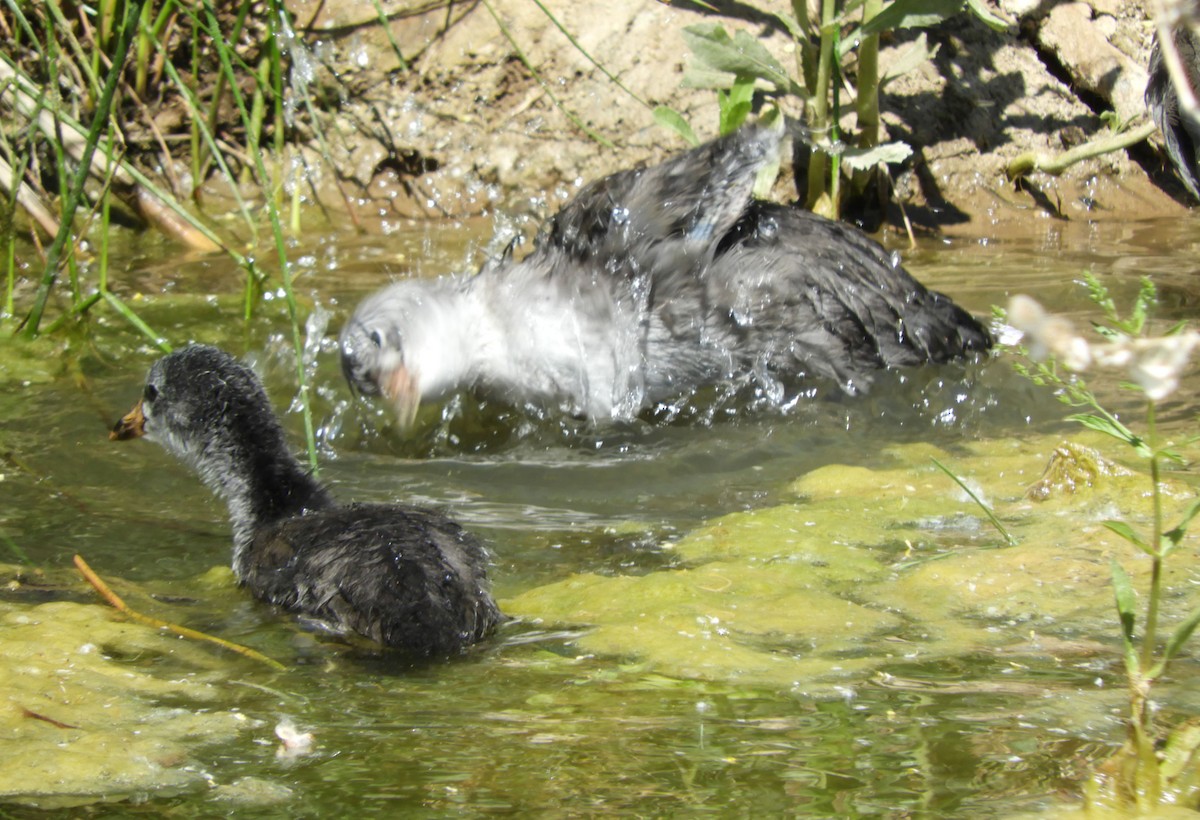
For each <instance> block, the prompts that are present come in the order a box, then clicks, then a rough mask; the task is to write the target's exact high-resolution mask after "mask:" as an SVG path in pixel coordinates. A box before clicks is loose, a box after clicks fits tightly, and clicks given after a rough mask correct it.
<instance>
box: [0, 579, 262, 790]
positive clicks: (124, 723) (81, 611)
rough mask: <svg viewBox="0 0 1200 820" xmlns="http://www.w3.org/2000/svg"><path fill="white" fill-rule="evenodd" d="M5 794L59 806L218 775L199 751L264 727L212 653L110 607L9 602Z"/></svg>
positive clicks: (1, 658)
mask: <svg viewBox="0 0 1200 820" xmlns="http://www.w3.org/2000/svg"><path fill="white" fill-rule="evenodd" d="M0 631H2V632H3V635H4V640H3V641H0V693H3V694H0V801H10V802H18V803H24V804H27V805H33V806H38V807H41V808H55V807H64V806H71V805H79V804H84V803H89V802H93V801H96V800H105V801H111V800H118V799H123V798H127V797H130V796H134V795H144V794H147V793H151V792H155V793H168V794H169V793H173V792H178V791H181V790H186V789H190V788H196V787H199V786H201V785H203V784H205V783H206V782H207V778H206V775H205V774H204V772H203V771H202V770H201V769H200V768H199V767H198V766H196V765H195V760H194V758H193V753H194V751H195V750H196V749H197V748H199V747H202V746H205V745H209V744H215V743H221V742H227V741H230V740H233V739H235V738H237V737H238V736H240V735H241V734H243V733H244V732H246V731H247V730H249V729H251V728H254V727H255V726H256V725H257V722H256V721H253V720H249V719H248V718H247V717H246V716H245V715H244V714H242V713H239V712H236V711H226V710H223V709H220V708H214V705H216V704H218V703H220V702H221V701H222V700H223V698H224V695H223V694H222V692H221V688H222V687H221V681H222V678H223V674H222V673H221V667H220V665H219V664H218V663H216V662H214V660H213V659H212V658H211V656H210V655H209V654H208V653H207V652H205V651H204V650H203V649H200V648H198V647H196V646H194V645H192V644H189V643H187V642H185V641H181V640H179V639H177V638H174V637H173V636H170V635H168V634H166V633H163V632H161V631H159V630H154V629H150V628H147V627H144V626H140V625H138V624H132V623H127V622H123V621H121V620H120V619H119V618H118V616H116V615H115V613H114V612H113V611H112V610H111V609H108V608H106V607H102V606H97V605H91V604H78V603H72V602H67V601H55V602H51V603H43V604H39V605H36V606H29V605H23V604H10V603H5V602H0Z"/></svg>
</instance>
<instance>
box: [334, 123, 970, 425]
mask: <svg viewBox="0 0 1200 820" xmlns="http://www.w3.org/2000/svg"><path fill="white" fill-rule="evenodd" d="M780 141H781V137H780V131H779V130H777V129H773V128H770V127H766V126H762V125H755V126H748V127H744V128H741V129H739V130H737V131H735V132H733V133H731V134H729V135H727V136H724V137H721V138H719V139H716V140H714V141H712V142H709V143H707V144H704V145H701V146H699V147H697V148H694V149H692V150H690V151H688V152H686V153H683V154H680V155H678V156H676V157H674V158H672V159H669V160H667V161H666V162H663V163H662V164H660V165H656V166H653V167H648V168H641V169H633V170H626V171H620V172H618V173H615V174H612V175H611V176H608V177H605V178H603V179H601V180H599V181H597V182H594V183H592V184H590V185H588V186H586V187H585V188H584V189H582V190H581V191H580V192H579V194H578V195H577V196H576V197H575V198H574V199H573V200H572V201H571V202H569V203H568V204H567V205H565V206H564V207H563V208H562V210H561V211H559V213H558V214H557V215H556V216H554V217H553V218H552V219H551V220H550V221H549V222H548V223H547V224H546V225H545V226H544V227H543V228H542V230H541V231H540V232H539V235H538V237H537V239H536V240H535V243H534V248H533V250H532V251H531V252H530V253H529V254H528V255H527V256H526V257H525V258H523V259H521V260H519V261H516V260H514V259H513V258H512V256H511V254H506V255H505V256H504V257H503V258H501V259H498V260H494V261H492V262H491V263H489V264H487V265H485V266H484V268H483V270H482V271H480V272H479V273H478V274H476V275H467V276H462V275H460V276H446V277H442V278H438V279H413V278H410V279H403V280H400V281H397V282H395V283H393V284H391V285H389V286H387V287H385V288H383V289H382V290H380V291H378V292H377V293H375V294H373V295H371V296H369V297H368V298H367V299H366V300H365V301H363V302H362V303H361V304H360V305H359V306H358V308H357V309H356V310H355V311H354V314H353V316H352V317H351V318H350V320H349V321H348V322H347V323H346V325H345V327H344V328H343V330H342V333H341V338H340V344H341V355H342V367H343V370H344V372H345V375H346V377H347V379H348V380H349V382H350V384H351V385H352V386H353V387H354V388H355V389H356V390H357V391H358V392H360V393H362V394H365V395H380V394H382V395H383V396H385V397H386V398H387V400H389V401H390V402H391V403H392V405H393V406H394V407H395V409H396V412H397V415H398V418H399V420H400V422H401V424H402V426H406V425H408V424H410V423H411V422H412V421H413V419H414V417H415V414H416V411H417V407H418V405H419V404H420V403H422V402H428V401H436V400H438V399H440V398H443V397H445V396H447V395H449V394H451V393H454V392H456V391H459V390H463V389H471V390H475V391H477V392H478V393H479V394H481V395H482V396H484V397H487V398H493V399H499V400H501V401H504V402H507V403H510V404H512V405H515V406H529V405H533V406H536V407H539V408H542V409H549V410H560V409H561V410H562V411H564V412H566V413H569V414H571V415H575V416H586V417H588V418H591V419H594V420H597V421H603V420H618V421H619V420H627V419H630V418H632V417H635V416H636V415H637V414H638V413H640V412H641V411H642V410H644V409H647V408H652V407H654V406H656V405H658V404H659V403H662V402H669V401H673V400H676V399H678V398H679V397H687V396H689V395H691V394H692V393H694V391H695V390H696V389H697V388H700V387H703V386H705V385H710V384H720V383H723V382H729V383H738V382H739V381H740V382H743V383H745V382H747V381H749V382H751V383H755V384H759V385H763V386H775V385H783V384H787V385H798V384H800V383H802V382H803V381H804V380H806V379H818V378H819V379H828V380H830V381H832V382H833V383H835V384H836V385H837V386H838V387H840V389H841V390H843V391H845V392H846V393H849V394H856V393H860V392H862V391H865V390H867V389H868V388H869V386H870V384H871V381H872V378H873V376H874V375H875V374H876V373H877V371H879V370H880V369H881V368H887V367H908V366H914V365H921V364H926V363H941V362H947V361H951V360H955V359H960V358H963V357H966V356H969V355H970V354H972V353H975V352H979V351H986V350H987V349H988V348H989V347H990V345H991V337H990V335H989V333H988V331H987V330H986V329H985V328H984V327H983V326H982V325H981V324H980V323H979V322H978V321H976V320H975V319H974V318H973V317H972V316H971V315H970V314H968V313H967V312H966V311H964V310H963V309H962V308H960V307H959V306H958V305H956V304H955V303H954V302H953V301H951V300H950V299H949V298H948V297H946V296H943V295H942V294H940V293H935V292H932V291H930V290H927V289H926V288H925V287H923V286H922V285H921V284H920V283H919V282H918V281H917V280H915V279H914V278H913V277H912V276H910V275H909V274H908V273H907V272H906V271H905V270H904V268H903V267H901V265H900V264H899V261H898V259H896V258H894V257H893V256H892V255H891V254H889V253H888V252H887V251H886V250H884V249H883V248H882V247H881V246H880V245H878V244H877V243H876V242H874V241H872V240H871V239H869V238H868V237H867V236H866V235H864V234H863V233H862V232H861V231H859V230H857V229H855V228H853V227H851V226H848V225H845V224H841V223H837V222H833V221H830V220H828V219H824V218H822V217H820V216H817V215H814V214H812V213H810V212H807V211H803V210H799V209H797V208H792V207H787V206H783V205H777V204H771V203H769V202H764V201H759V200H756V199H754V198H753V196H752V191H753V187H754V182H755V178H756V176H757V175H758V172H759V170H760V169H762V168H763V167H764V166H766V165H768V164H769V163H772V162H774V161H775V160H776V158H777V156H778V153H779V147H780Z"/></svg>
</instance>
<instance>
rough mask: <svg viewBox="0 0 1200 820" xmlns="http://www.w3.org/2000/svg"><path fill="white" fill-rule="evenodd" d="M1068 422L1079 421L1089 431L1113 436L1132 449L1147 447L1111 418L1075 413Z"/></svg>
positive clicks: (1069, 417) (1147, 453)
mask: <svg viewBox="0 0 1200 820" xmlns="http://www.w3.org/2000/svg"><path fill="white" fill-rule="evenodd" d="M1067 420H1068V421H1077V422H1079V423H1080V424H1082V425H1083V426H1084V427H1086V428H1088V429H1089V430H1095V431H1096V432H1097V433H1104V434H1105V435H1108V436H1112V437H1113V438H1115V439H1117V440H1118V441H1123V442H1125V443H1126V444H1128V445H1129V446H1131V447H1135V448H1136V447H1139V446H1140V447H1145V446H1146V445H1145V443H1144V442H1143V441H1142V440H1141V439H1140V438H1138V437H1137V436H1136V435H1134V433H1133V431H1132V430H1130V429H1129V428H1128V427H1126V426H1125V425H1124V424H1121V422H1119V421H1117V420H1116V419H1114V418H1112V417H1111V416H1097V415H1096V414H1095V413H1075V414H1074V415H1071V416H1067ZM1139 453H1140V450H1139ZM1146 455H1147V457H1148V456H1149V455H1150V450H1149V448H1148V447H1147V448H1146Z"/></svg>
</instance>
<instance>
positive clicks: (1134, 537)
mask: <svg viewBox="0 0 1200 820" xmlns="http://www.w3.org/2000/svg"><path fill="white" fill-rule="evenodd" d="M1101 523H1103V524H1104V526H1105V527H1107V528H1108V529H1110V530H1112V531H1113V532H1115V533H1116V534H1117V535H1119V536H1121V537H1122V538H1124V539H1125V540H1126V541H1128V542H1129V543H1130V544H1133V545H1134V546H1135V547H1137V548H1138V549H1140V550H1141V551H1142V552H1144V553H1146V554H1147V555H1154V550H1153V549H1151V547H1150V545H1148V544H1147V543H1146V542H1145V541H1143V540H1142V539H1141V538H1140V537H1139V536H1138V534H1137V533H1136V532H1134V531H1133V527H1131V526H1129V525H1128V524H1126V523H1125V522H1124V521H1103V522H1101Z"/></svg>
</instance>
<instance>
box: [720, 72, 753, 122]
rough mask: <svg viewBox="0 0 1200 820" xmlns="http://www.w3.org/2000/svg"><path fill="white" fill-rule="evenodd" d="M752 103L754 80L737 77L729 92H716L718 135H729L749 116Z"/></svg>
mask: <svg viewBox="0 0 1200 820" xmlns="http://www.w3.org/2000/svg"><path fill="white" fill-rule="evenodd" d="M753 103H754V78H753V77H738V78H737V79H736V80H735V81H734V83H733V85H732V86H731V87H730V88H729V91H718V92H717V109H718V110H719V111H720V133H721V134H722V135H724V134H730V133H733V132H734V131H736V130H737V129H738V127H739V126H740V125H741V124H742V123H744V122H745V121H746V118H747V117H749V116H750V110H751V106H752V105H753Z"/></svg>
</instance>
